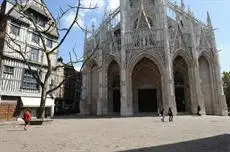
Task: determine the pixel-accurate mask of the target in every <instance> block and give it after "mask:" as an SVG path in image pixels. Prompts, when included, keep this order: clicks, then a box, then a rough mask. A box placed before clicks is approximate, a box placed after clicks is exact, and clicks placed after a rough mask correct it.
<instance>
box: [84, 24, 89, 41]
mask: <svg viewBox="0 0 230 152" xmlns="http://www.w3.org/2000/svg"><path fill="white" fill-rule="evenodd" d="M84 33H85V41H86V40H87V37H88V28H87V26H86V28H85V31H84Z"/></svg>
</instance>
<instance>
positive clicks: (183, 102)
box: [173, 56, 191, 112]
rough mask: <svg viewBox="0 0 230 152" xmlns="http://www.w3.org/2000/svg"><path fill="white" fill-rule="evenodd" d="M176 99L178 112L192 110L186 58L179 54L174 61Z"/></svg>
mask: <svg viewBox="0 0 230 152" xmlns="http://www.w3.org/2000/svg"><path fill="white" fill-rule="evenodd" d="M173 75H174V87H175V101H176V106H177V111H178V112H190V109H191V108H190V107H191V100H190V90H189V78H188V67H187V64H186V62H185V60H184V59H183V58H182V57H181V56H178V57H176V58H175V60H174V62H173Z"/></svg>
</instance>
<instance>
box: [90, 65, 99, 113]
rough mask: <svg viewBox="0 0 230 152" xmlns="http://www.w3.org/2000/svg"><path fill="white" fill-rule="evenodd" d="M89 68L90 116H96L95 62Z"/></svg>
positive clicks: (96, 71)
mask: <svg viewBox="0 0 230 152" xmlns="http://www.w3.org/2000/svg"><path fill="white" fill-rule="evenodd" d="M91 65H92V66H91V68H90V112H91V114H94V115H96V114H97V98H98V87H99V86H98V85H99V84H98V80H99V79H98V78H99V77H98V66H97V64H96V63H95V62H92V64H91Z"/></svg>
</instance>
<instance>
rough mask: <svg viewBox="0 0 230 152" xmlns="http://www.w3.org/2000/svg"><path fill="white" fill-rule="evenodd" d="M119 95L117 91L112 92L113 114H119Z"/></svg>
mask: <svg viewBox="0 0 230 152" xmlns="http://www.w3.org/2000/svg"><path fill="white" fill-rule="evenodd" d="M120 99H121V95H120V90H119V89H114V90H113V112H115V113H120V109H121V100H120Z"/></svg>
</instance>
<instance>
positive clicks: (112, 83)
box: [108, 61, 121, 113]
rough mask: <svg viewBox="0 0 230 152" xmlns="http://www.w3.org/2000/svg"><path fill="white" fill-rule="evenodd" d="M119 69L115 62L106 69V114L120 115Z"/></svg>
mask: <svg viewBox="0 0 230 152" xmlns="http://www.w3.org/2000/svg"><path fill="white" fill-rule="evenodd" d="M120 98H121V95H120V69H119V66H118V64H117V62H116V61H112V62H111V63H110V65H109V68H108V112H109V113H120V109H121V101H120Z"/></svg>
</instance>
